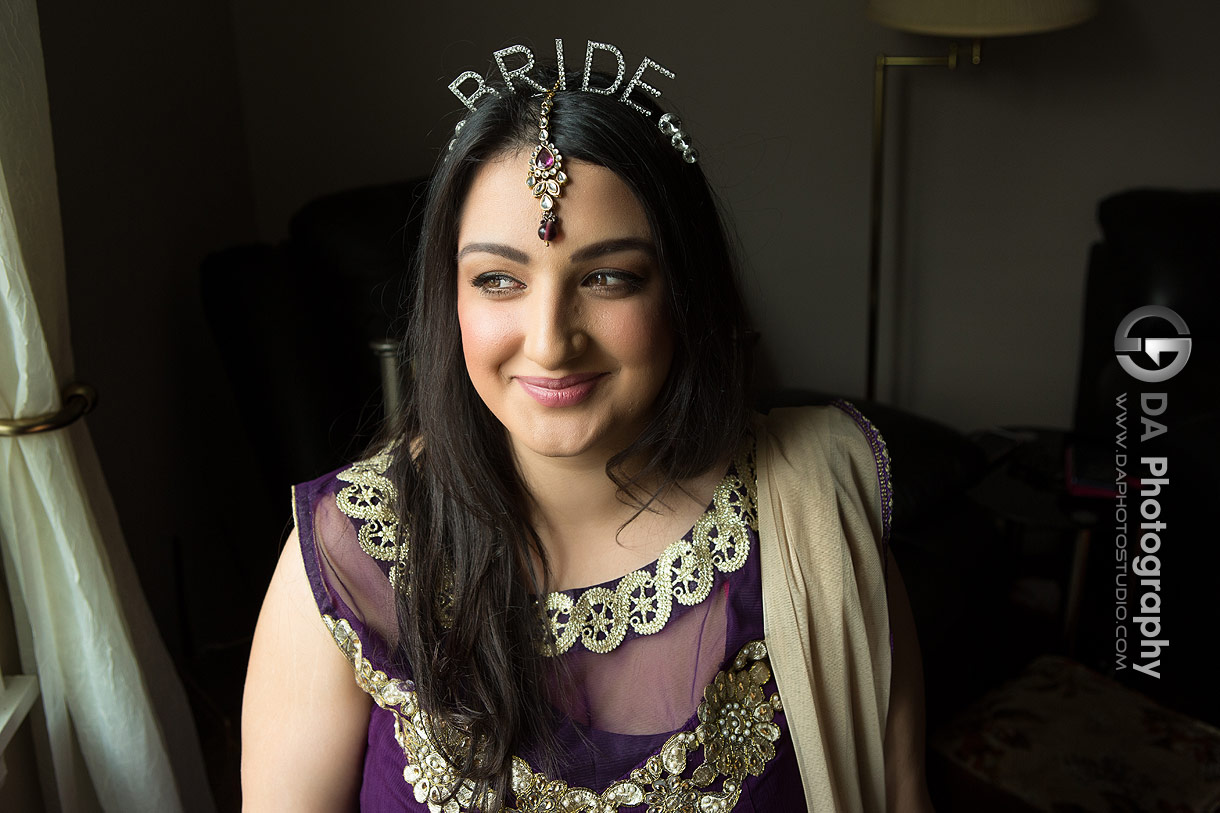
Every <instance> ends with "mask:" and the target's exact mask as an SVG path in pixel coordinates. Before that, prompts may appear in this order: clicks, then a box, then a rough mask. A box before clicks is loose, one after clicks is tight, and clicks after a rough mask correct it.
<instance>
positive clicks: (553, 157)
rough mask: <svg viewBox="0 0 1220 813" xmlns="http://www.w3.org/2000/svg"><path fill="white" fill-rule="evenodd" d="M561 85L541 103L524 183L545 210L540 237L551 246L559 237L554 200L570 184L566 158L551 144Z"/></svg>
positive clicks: (548, 93)
mask: <svg viewBox="0 0 1220 813" xmlns="http://www.w3.org/2000/svg"><path fill="white" fill-rule="evenodd" d="M558 89H559V82H558V81H557V82H555V87H553V88H551V89H550V90H548V91H547V92H546V97H545V98H543V100H542V110H541V111H540V114H539V117H538V146H536V147H534V152H533V153H532V154H531V155H530V171H529V175H527V176H526V177H525V183H526V185H527V186H529V187H530V189H531V190H532V191H533V193H534V197H536V198H538V205H540V206H541V207H542V222H541V223H539V224H538V237H539V238H540V239H541V240H542V241H543V242H544V243H546V244H547V245H548V246H549V245H550V244H551V241H552V240H554V239H555V237H556V235H558V234H559V218H558V217H556V216H555V199H556V198H558V197H559V196H560V195H561V194H563V192H562V189H563V185H564V184H566V183H567V182H568V176H567V173H565V172H564V171H563V156H562V155H560V154H559V150H557V149H555V145H554V144H552V143H551V140H550V139H551V133H550V125H551V102H552V100H553V99H554V98H555V91H556V90H558Z"/></svg>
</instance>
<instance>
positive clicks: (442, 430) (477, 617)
mask: <svg viewBox="0 0 1220 813" xmlns="http://www.w3.org/2000/svg"><path fill="white" fill-rule="evenodd" d="M556 76H557V74H556V73H555V72H554V71H551V73H550V75H549V76H548V75H547V73H546V71H539V72H538V76H537V79H538V81H539V83H540V84H542V85H544V86H547V87H549V86H551V85H552V84H553V83H554V81H555V78H556ZM566 82H567V88H568V90H561V91H559V92H557V93H556V94H555V97H554V102H553V109H552V111H551V114H550V132H551V140H552V141H553V142H554V143H555V144H556V145H557V146H558V148H559V149H560V151H561V152H562V153H563V155H564V156H565V157H566V158H569V159H580V160H583V161H587V162H590V163H593V164H598V165H601V166H603V167H606V168H607V169H609V170H611V171H613V172H614V173H615V174H616V175H618V176H619V178H621V179H622V180H623V181H624V182H625V183H626V184H627V186H628V187H629V188H630V189H631V190H632V192H633V193H634V194H635V196H636V198H637V200H638V201H639V202H640V204H641V206H642V207H643V209H644V211H645V212H646V213H647V216H648V220H649V224H650V226H651V228H652V235H653V239H654V242H655V245H656V249H657V255H658V264H659V266H660V268H661V270H662V275H663V277H664V279H665V284H666V302H667V307H668V310H669V314H668V316H669V324H670V325H671V326H672V330H673V347H674V353H673V361H672V364H671V367H670V371H669V375H668V378H667V380H666V382H665V384H664V386H663V388H662V390H661V392H660V393H659V395H658V397H657V400H656V403H655V406H654V411H653V414H652V418H651V420H650V421H649V422H648V424H647V425H646V427H645V428H644V429H643V431H642V432H641V433H640V435H639V436H638V437H637V438H636V439H635V440H634V442H632V443H631V444H630V445H629V446H628V447H627V448H626V449H623V450H621V451H620V452H619V453H618V454H616V455H615V456H614V457H612V458H611V459H610V461H609V462H608V463H607V467H606V473H607V476H608V477H609V478H610V479H611V480H613V481H614V482H615V483H616V485H617V486H618V487H619V489H620V496H621V497H622V498H624V499H626V500H628V501H630V502H633V503H634V504H635V505H636V506H637V507H639V508H640V509H643V508H644V507H645V506H647V505H648V504H650V502H651V501H652V500H653V499H655V498H656V496H657V495H658V494H661V493H664V492H665V491H666V490H667V489H669V488H670V487H672V486H674V485H675V484H680V483H681V482H683V481H686V480H688V479H690V478H692V477H695V476H697V475H700V474H704V473H706V472H708V471H709V470H711V468H712V467H713V466H715V465H716V464H717V462H719V461H722V460H724V459H725V458H726V457H727V456H728V455H730V454H731V453H732V452H734V451H735V450H736V448H737V446H738V445H739V443H740V442H741V439H742V437H743V434H744V432H745V426H746V421H747V410H746V406H745V387H746V376H747V374H746V361H745V347H744V333H745V314H744V309H743V306H742V301H741V297H740V295H739V293H738V289H737V285H736V281H735V269H734V266H735V263H734V259H733V253H732V251H731V249H730V245H729V242H728V240H727V238H726V233H725V228H724V225H723V223H722V221H721V217H720V214H719V212H718V209H717V206H716V203H715V199H714V197H713V194H712V192H711V190H710V189H709V187H708V185H707V182H706V180H705V179H704V176H703V173H702V171H701V169H700V168H699V166H698V165H697V164H689V163H687V162H686V161H685V160H683V157H682V155H681V154H680V153H679V152H678V151H677V150H675V148H674V147H673V146H672V144H671V140H670V137H669V136H667V135H665V134H663V133H662V132H660V130H659V129H658V127H657V121H658V117H659V116H660V115H661V112H662V111H660V110H659V109H658V108H657V107H656V105H654V104H652V102H651V99H649V98H648V97H647V96H646V95H645V94H644V93H639V92H637V93H636V94H635V101H637V102H638V103H640V104H642V105H644V106H645V107H647V108H648V109H649V110H650V112H651V115H649V116H645V115H643V114H641V113H640V112H638V111H637V110H633V109H631V108H630V107H628V106H627V105H626V104H623V103H622V102H621V101H619V100H618V99H617V98H615V97H612V96H607V95H602V94H598V93H592V92H581V91H580V90H579V87H580V82H581V77H580V76H579V75H569V76H568V77H567V78H566ZM603 86H604V85H603ZM498 91H499V92H498V93H497V94H494V95H493V94H487V95H485V96H483V97H482V98H481V99H480V100H479V102H478V104H477V105H476V107H477V109H476V110H475V112H473V113H471V114H470V115H469V116H468V117H467V119H466V122H465V124H464V125H463V126H462V128H461V130H460V132H459V134H458V135H457V136H456V138H455V140H454V142H453V143H452V145H451V146H450V147H449V149H448V150H447V151H446V152H444V153H443V154H442V156H441V159H440V160H439V162H438V165H437V168H436V170H435V173H434V175H433V177H432V179H431V183H430V187H429V191H428V195H427V199H426V205H425V212H424V217H423V226H422V237H421V243H420V249H419V252H418V255H417V268H416V284H415V290H414V294H413V298H412V303H411V311H410V318H409V321H408V325H409V335H408V339H407V344H406V349H405V355H404V360H403V361H404V377H405V378H406V379H407V380H406V382H405V386H406V398H405V400H404V407H403V409H402V411H401V413H400V414H399V415H397V416H395V418H394V420H393V422H392V424H391V425H390V428H389V429H388V432H389V435H390V437H389V439H390V440H391V441H393V442H396V443H397V444H398V448H399V449H400V450H410V452H409V453H405V452H404V453H400V454H399V455H397V457H396V460H395V464H394V466H393V467H392V469H391V474H392V479H393V480H394V481H395V485H396V486H397V490H398V495H399V499H398V505H397V506H396V510H397V512H398V513H399V515H400V517H401V520H402V527H404V528H406V529H409V534H410V543H409V553H408V558H407V562H406V569H407V575H406V577H405V579H403V581H402V583H401V585H400V589H399V591H398V624H399V638H398V650H397V656H398V657H399V658H400V659H401V660H402V661H403V662H404V663H405V664H408V665H409V668H410V671H411V673H412V676H413V678H414V681H415V685H416V688H417V692H418V697H419V700H420V703H421V705H422V708H423V709H425V710H426V711H427V712H428V714H429V715H430V716H431V718H432V719H433V720H435V721H438V723H439V724H440V725H443V726H447V727H449V729H450V730H453V731H457V732H460V736H457V737H453V736H435V737H434V738H433V739H434V740H436V741H437V745H438V746H439V747H441V749H442V751H443V753H444V756H445V757H446V758H447V759H448V761H449V762H450V763H451V764H452V765H453V766H454V768H455V769H456V770H457V772H458V773H459V775H461V776H464V777H466V778H469V779H472V780H474V781H475V782H477V783H479V785H480V786H481V788H480V790H484V789H487V788H491V789H494V790H495V791H496V792H497V793H499V794H500V798H502V799H503V798H507V796H506V792H507V790H508V787H509V777H510V769H511V760H512V756H513V754H514V753H515V752H516V751H517V750H519V749H520V748H521V747H522V746H525V745H527V744H529V745H533V746H535V747H539V746H541V747H542V749H543V750H544V751H545V750H546V746H548V745H549V743H550V742H551V739H550V737H551V731H550V728H551V723H552V722H553V721H554V714H555V712H554V711H553V710H552V709H551V707H550V706H549V705H548V703H547V698H546V696H545V687H546V685H547V680H548V679H549V678H550V677H551V676H552V675H553V672H552V671H551V666H552V665H553V661H551V660H549V659H548V658H547V657H546V656H545V655H544V654H543V653H544V651H545V650H546V647H547V645H548V643H549V628H548V626H547V625H546V624H544V623H542V621H543V615H542V611H541V609H540V606H539V605H538V603H537V602H536V597H540V596H543V595H545V593H546V591H547V590H548V569H547V564H546V563H547V557H546V554H545V551H543V549H542V545H541V543H540V541H539V538H538V535H537V534H536V533H535V531H534V529H533V528H532V527H531V525H530V523H529V521H528V506H529V505H530V500H529V495H528V494H527V493H526V489H525V486H524V485H523V483H522V481H521V478H520V476H519V474H518V472H517V470H516V468H515V465H514V463H513V459H512V456H511V454H510V451H509V448H510V447H509V442H508V439H507V437H506V432H505V429H504V427H503V425H501V424H500V423H499V421H497V419H496V418H495V417H494V416H493V415H492V413H491V412H490V411H489V410H488V408H487V407H486V406H485V405H484V403H483V401H482V400H481V399H480V398H479V396H478V394H477V393H476V391H475V389H474V386H473V385H472V383H471V381H470V378H469V376H468V374H467V371H466V366H465V362H464V359H463V355H462V349H461V348H462V342H461V334H460V329H459V325H458V318H457V234H458V219H459V214H460V212H461V207H462V203H463V201H464V200H465V198H466V195H467V193H468V191H469V189H470V186H471V183H472V180H473V178H474V176H475V175H476V173H477V172H478V171H479V169H480V168H481V167H482V166H484V165H485V164H486V163H487V162H488V161H490V160H491V159H494V158H497V157H500V156H502V155H504V154H505V153H509V154H511V153H514V152H517V151H518V150H520V149H522V148H528V147H530V146H531V145H532V144H536V143H537V141H538V125H539V107H540V102H541V97H540V95H539V94H537V93H536V92H535V91H532V90H529V89H519V90H517V91H516V92H514V91H512V90H511V89H509V88H505V87H502V86H501V87H500V88H498ZM522 173H523V177H524V167H523V170H522ZM523 227H525V226H524V225H523ZM627 461H631V464H632V465H631V468H630V472H631V473H630V474H628V473H627V469H626V467H625V466H624V464H625V463H626V462H627ZM641 483H654V484H655V483H660V487H659V488H657V489H656V490H655V491H652V492H651V493H649V492H647V491H645V490H644V489H643V488H642V487H641V486H640V484H641ZM534 561H538V562H541V563H542V572H538V570H537V568H536V567H535V566H534V564H533V563H534ZM438 727H439V726H438ZM476 798H480V797H479V796H476Z"/></svg>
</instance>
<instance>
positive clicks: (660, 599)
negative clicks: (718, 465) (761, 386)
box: [546, 454, 757, 655]
mask: <svg viewBox="0 0 1220 813" xmlns="http://www.w3.org/2000/svg"><path fill="white" fill-rule="evenodd" d="M755 501H756V489H755V475H754V461H753V457H752V456H751V455H746V454H743V455H740V456H739V457H738V458H737V459H735V460H734V461H733V465H732V466H730V467H729V471H728V473H727V474H726V475H725V476H724V478H723V479H722V480H721V481H720V483H719V484H718V485H717V486H716V490H715V492H714V493H713V495H712V504H711V506H710V507H709V508H708V510H707V511H705V512H704V513H703V515H702V516H700V517H699V519H698V520H697V521H696V522H695V526H694V528H692V529H691V532H690V539H687V538H686V537H685V536H684V537H683V538H682V539H679V540H678V541H676V542H673V543H671V544H670V545H669V546H668V547H666V548H665V550H664V551H662V552H661V555H660V556H659V557H658V558H657V560H656V561H655V562H654V563H653V564H651V565H648V566H647V567H643V568H640V569H639V570H633V571H632V572H630V573H628V574H627V575H626V576H623V577H622V578H620V579H618V581H617V583H616V584H615V585H614V586H613V587H612V588H611V587H588V588H584V589H582V590H580V591H578V595H576V596H575V597H573V596H571V595H569V594H568V593H564V592H553V593H550V594H548V595H547V597H546V614H547V619H548V620H549V621H550V625H551V632H552V633H553V635H554V646H553V648H552V650H551V651H550V652H549V653H548V654H552V655H562V654H563V653H565V652H567V651H568V650H569V649H571V648H572V646H573V645H574V644H576V643H577V642H578V641H579V642H580V643H581V645H583V646H584V648H585V649H587V650H589V651H590V652H596V653H606V652H611V651H613V650H614V649H616V648H618V646H619V644H621V643H622V642H623V640H624V638H626V636H627V632H628V630H630V631H632V632H635V633H636V634H638V635H653V634H654V633H657V632H660V631H661V630H662V629H664V628H665V624H666V623H667V622H668V621H669V617H670V615H671V614H672V613H673V607H674V603H675V602H677V603H678V604H681V605H683V606H687V607H691V606H694V605H696V604H699V603H701V602H703V601H704V600H705V599H707V597H708V596H709V595H711V592H712V583H713V581H714V579H715V574H716V571H719V572H721V573H733V572H735V571H737V570H740V569H741V567H742V565H744V564H745V563H746V559H747V558H748V557H749V555H750V536H749V531H750V530H756V528H757V519H756V517H757V513H756V510H755Z"/></svg>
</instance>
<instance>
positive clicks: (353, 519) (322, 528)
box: [293, 451, 408, 662]
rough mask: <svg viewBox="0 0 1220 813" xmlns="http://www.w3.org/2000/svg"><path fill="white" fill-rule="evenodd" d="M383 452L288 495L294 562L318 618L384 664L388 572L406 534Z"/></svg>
mask: <svg viewBox="0 0 1220 813" xmlns="http://www.w3.org/2000/svg"><path fill="white" fill-rule="evenodd" d="M393 460H394V458H393V453H392V452H391V451H385V452H382V453H379V454H376V455H373V456H371V457H368V458H366V459H364V460H360V461H357V462H356V463H353V464H351V465H349V466H345V467H343V468H341V469H337V470H336V471H333V472H330V473H329V474H326V475H323V476H322V477H319V478H317V479H315V480H311V481H309V482H305V483H300V484H298V485H296V486H294V487H293V519H294V521H295V524H296V530H297V534H298V537H299V542H300V544H299V549H300V556H301V558H302V560H303V561H304V569H305V573H306V575H307V577H308V580H309V585H310V588H311V590H312V592H313V596H314V601H315V603H316V605H317V611H318V612H319V613H320V614H321V615H323V616H326V617H329V618H331V619H333V620H334V621H346V622H348V624H349V625H350V626H351V627H352V628H353V629H354V630H356V632H357V634H359V636H360V637H361V639H363V640H364V642H365V649H366V651H367V652H368V653H369V654H370V655H372V656H374V657H375V658H376V660H377V661H378V662H383V661H384V660H385V659H386V657H387V656H388V655H389V652H390V650H392V648H393V642H394V641H395V640H396V637H397V615H396V609H395V589H394V578H393V577H394V576H395V575H396V574H395V570H394V569H395V568H396V567H398V566H399V565H400V563H401V562H402V561H403V560H404V559H405V555H406V546H407V538H408V534H407V532H406V530H405V528H403V527H402V523H401V522H400V519H399V514H398V506H397V502H398V494H397V489H396V487H395V486H394V483H393V481H392V480H391V479H390V477H389V476H388V475H389V470H390V467H391V465H392V464H393Z"/></svg>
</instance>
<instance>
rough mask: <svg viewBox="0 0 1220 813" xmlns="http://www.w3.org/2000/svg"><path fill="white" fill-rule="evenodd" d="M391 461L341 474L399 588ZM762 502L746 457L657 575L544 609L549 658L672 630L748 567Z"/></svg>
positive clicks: (639, 573)
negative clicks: (674, 618)
mask: <svg viewBox="0 0 1220 813" xmlns="http://www.w3.org/2000/svg"><path fill="white" fill-rule="evenodd" d="M391 460H392V456H391V454H390V453H389V452H388V451H387V452H383V453H382V454H379V455H376V456H375V457H371V458H369V459H368V460H364V461H361V462H359V463H356V464H355V465H353V466H352V467H351V468H349V469H346V470H344V471H342V472H340V473H339V474H338V475H337V476H338V478H339V479H340V480H343V481H344V482H347V483H351V485H349V486H347V487H345V488H344V489H342V490H341V491H340V492H339V496H338V504H339V508H340V510H342V511H343V513H345V514H347V515H348V516H349V517H352V518H353V519H362V520H364V524H363V525H362V526H361V527H360V531H359V540H360V547H361V548H362V549H363V550H364V551H365V553H367V554H368V555H369V556H372V557H373V558H375V559H380V560H382V561H386V562H394V563H395V564H394V567H393V568H391V570H390V583H391V584H392V585H393V586H394V587H395V588H397V587H398V584H399V581H400V580H401V579H402V577H403V576H404V575H405V573H404V568H405V566H406V565H405V563H406V558H407V551H408V534H407V533H406V532H405V530H404V531H402V532H401V534H400V528H399V522H398V515H397V514H396V513H395V508H394V503H395V500H397V497H398V492H397V490H396V489H395V488H394V484H393V483H392V482H391V481H390V479H389V478H388V477H386V476H385V472H386V470H387V469H388V468H389V466H390V462H391ZM756 502H757V484H756V480H755V473H754V461H753V458H752V456H750V455H741V456H740V457H738V458H737V460H735V461H734V465H733V467H732V470H731V471H730V473H729V474H728V475H726V476H725V477H724V479H722V480H721V481H720V483H719V484H718V485H717V486H716V490H715V492H714V494H713V495H712V506H711V508H710V509H709V510H708V511H706V512H704V513H703V515H702V516H700V517H699V519H698V521H697V522H696V523H695V527H694V529H693V531H692V533H691V539H690V540H689V541H688V540H686V539H679V540H678V541H676V542H674V543H672V544H671V545H669V546H668V547H667V548H665V550H664V551H662V552H661V555H660V557H658V559H657V561H656V573H650V572H648V570H647V569H643V568H641V569H640V570H635V571H632V572H631V573H628V574H627V575H626V576H624V577H622V578H621V579H619V581H618V583H617V584H616V585H615V587H614V589H610V588H607V587H592V588H589V589H587V590H585V591H584V592H582V593H581V594H580V595H579V596H577V597H576V598H575V599H573V597H572V596H569V595H567V594H566V593H560V592H553V593H549V594H548V595H547V597H546V602H545V605H544V609H545V612H546V616H547V620H548V622H549V623H550V627H551V633H552V635H553V641H554V644H553V645H552V646H550V647H548V648H547V650H546V652H547V654H548V655H552V656H555V655H562V654H563V653H565V652H567V651H568V650H569V649H571V648H572V646H573V645H575V644H576V643H577V642H578V641H579V642H580V643H581V644H582V645H583V646H584V648H585V649H587V650H589V651H590V652H596V653H606V652H612V651H613V650H615V649H617V648H618V646H619V644H621V643H622V642H623V640H624V639H625V638H626V636H627V632H628V631H629V630H631V631H634V632H635V633H636V634H638V635H652V634H654V633H657V632H660V631H661V630H662V629H664V628H665V624H666V623H667V622H668V621H669V617H670V615H671V614H672V612H673V607H674V602H675V601H676V602H677V603H678V604H681V605H684V606H687V607H690V606H694V605H696V604H699V603H701V602H703V601H704V600H705V599H707V597H708V596H709V595H710V594H711V592H712V582H713V580H714V578H715V574H716V571H719V572H721V573H733V572H735V571H737V570H739V569H741V567H742V566H743V565H744V564H745V563H746V559H747V558H748V557H749V554H750V537H749V531H750V530H755V529H756V528H757V511H756V508H755V505H756ZM400 536H401V539H400ZM442 603H443V602H442Z"/></svg>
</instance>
